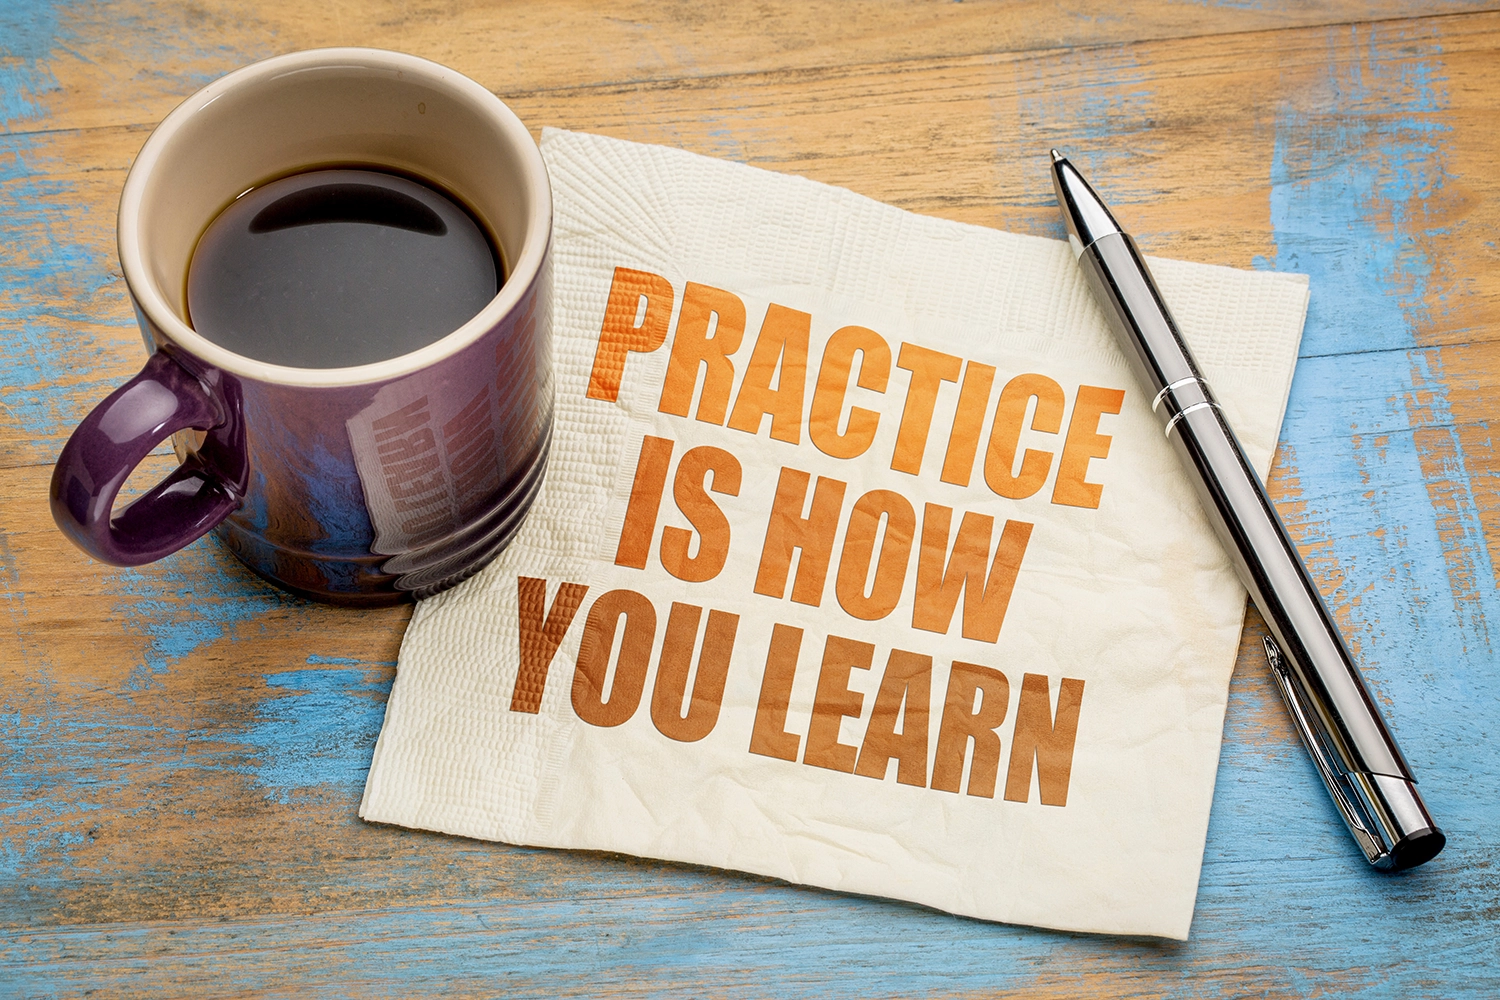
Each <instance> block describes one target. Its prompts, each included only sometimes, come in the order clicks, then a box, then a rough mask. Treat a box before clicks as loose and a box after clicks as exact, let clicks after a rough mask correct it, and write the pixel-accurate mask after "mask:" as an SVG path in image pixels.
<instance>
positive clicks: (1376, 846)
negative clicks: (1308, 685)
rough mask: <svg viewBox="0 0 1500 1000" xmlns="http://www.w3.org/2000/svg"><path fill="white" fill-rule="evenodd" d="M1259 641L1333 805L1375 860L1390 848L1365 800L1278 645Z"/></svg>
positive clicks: (1385, 853)
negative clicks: (1315, 717)
mask: <svg viewBox="0 0 1500 1000" xmlns="http://www.w3.org/2000/svg"><path fill="white" fill-rule="evenodd" d="M1261 642H1262V643H1263V644H1264V645H1265V649H1266V661H1267V662H1268V663H1270V665H1271V676H1272V677H1273V678H1275V679H1276V686H1277V687H1278V688H1280V689H1281V697H1282V700H1283V701H1285V702H1286V707H1287V709H1288V711H1290V712H1291V714H1292V723H1293V724H1294V725H1295V726H1296V727H1297V734H1298V735H1299V736H1301V737H1302V743H1303V745H1304V746H1306V747H1307V752H1308V754H1309V755H1310V756H1311V757H1312V759H1313V764H1314V765H1316V766H1317V769H1318V774H1319V775H1320V776H1321V777H1322V779H1323V784H1324V785H1327V786H1328V793H1329V794H1330V795H1331V796H1333V802H1334V805H1336V806H1338V810H1339V813H1340V815H1342V816H1343V817H1344V823H1345V825H1347V826H1348V827H1349V832H1350V833H1351V834H1353V835H1354V840H1355V842H1356V843H1358V844H1359V847H1360V850H1362V851H1364V852H1365V857H1366V858H1367V859H1368V860H1369V862H1370V863H1371V864H1378V863H1379V862H1381V861H1382V860H1384V859H1385V858H1386V857H1387V856H1388V855H1389V854H1390V851H1388V850H1387V849H1386V847H1385V846H1384V844H1382V843H1381V841H1380V839H1379V838H1377V837H1376V835H1375V834H1374V833H1373V832H1372V829H1374V828H1375V827H1376V824H1375V823H1374V822H1373V817H1371V816H1370V814H1369V813H1368V812H1367V811H1366V810H1365V808H1364V803H1363V802H1362V801H1361V798H1360V796H1359V793H1358V792H1357V791H1356V790H1355V787H1354V783H1353V780H1352V779H1351V777H1350V776H1349V774H1348V772H1347V771H1346V770H1345V768H1344V766H1343V764H1342V763H1341V762H1340V760H1339V756H1338V754H1337V753H1336V752H1334V751H1333V749H1332V748H1331V747H1329V745H1328V741H1327V737H1326V736H1325V735H1324V733H1323V729H1322V727H1321V726H1319V725H1318V724H1317V723H1316V722H1315V721H1314V720H1313V716H1312V714H1311V713H1310V712H1308V710H1307V707H1306V705H1304V704H1303V700H1302V696H1301V694H1300V693H1299V690H1298V683H1297V679H1296V677H1294V676H1293V675H1292V672H1291V670H1290V669H1289V668H1288V666H1287V662H1286V657H1285V656H1284V655H1283V654H1282V652H1281V647H1279V646H1277V645H1276V643H1275V641H1274V640H1272V639H1271V637H1270V636H1266V637H1265V638H1263V639H1262V640H1261Z"/></svg>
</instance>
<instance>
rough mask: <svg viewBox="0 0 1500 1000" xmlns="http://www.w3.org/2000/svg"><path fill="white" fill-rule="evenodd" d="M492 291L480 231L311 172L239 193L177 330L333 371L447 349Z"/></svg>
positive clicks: (451, 209)
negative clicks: (184, 323)
mask: <svg viewBox="0 0 1500 1000" xmlns="http://www.w3.org/2000/svg"><path fill="white" fill-rule="evenodd" d="M503 280H504V274H503V272H502V269H501V265H500V260H499V255H498V254H496V252H495V250H494V247H493V246H492V245H491V244H490V241H489V239H488V238H487V237H486V235H485V233H484V230H483V229H481V228H480V226H479V224H478V223H477V222H475V220H474V218H473V217H472V216H470V215H469V213H468V212H467V211H465V210H464V209H463V208H462V207H460V206H459V205H458V203H457V202H455V201H454V200H453V199H452V198H450V197H449V196H447V195H446V194H443V193H442V192H440V191H437V190H435V189H434V188H431V187H429V186H427V185H425V184H420V183H418V182H416V181H413V180H409V179H408V178H406V177H400V176H397V175H395V174H388V173H383V172H381V171H378V170H313V171H309V172H307V173H303V174H294V175H293V176H290V177H283V178H281V179H280V180H275V181H271V182H270V183H269V184H265V185H262V186H260V187H256V188H252V189H251V190H250V191H249V193H247V194H244V195H241V196H240V197H239V198H238V199H236V200H235V201H234V203H233V204H231V205H230V206H229V207H228V208H226V209H225V210H224V211H223V212H221V213H220V214H219V217H218V218H216V219H214V221H213V222H212V223H210V224H209V227H208V229H207V231H205V232H204V234H203V236H202V238H201V239H200V240H199V241H198V247H197V249H196V250H195V251H194V252H193V260H192V263H191V265H190V266H189V268H188V284H187V298H188V317H189V323H190V324H191V325H192V327H193V329H194V330H196V331H197V332H198V333H199V334H201V335H202V336H204V337H207V338H208V339H209V340H211V341H213V342H214V343H216V344H218V345H220V346H221V347H225V348H228V349H229V350H231V351H233V352H234V353H236V354H241V355H244V356H245V357H249V358H255V359H257V360H259V361H266V362H270V363H271V364H278V365H290V366H293V367H297V368H344V367H348V366H350V365H363V364H369V363H371V362H374V361H384V360H385V359H387V358H395V357H399V356H401V355H403V354H408V353H410V352H411V351H414V350H416V349H417V348H419V347H422V346H424V345H426V344H430V343H432V342H433V341H435V340H438V339H439V338H441V337H444V336H447V335H448V334H450V333H452V332H453V331H454V330H457V329H458V328H459V327H460V326H462V325H463V324H464V323H466V322H468V321H469V320H470V319H472V318H473V317H474V316H475V315H476V314H477V313H478V312H479V311H480V310H481V309H483V308H484V307H485V305H486V304H487V303H488V302H489V301H490V300H491V299H492V298H494V297H495V293H496V292H497V291H498V290H499V288H500V283H501V282H502V281H503Z"/></svg>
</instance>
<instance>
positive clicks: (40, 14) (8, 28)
mask: <svg viewBox="0 0 1500 1000" xmlns="http://www.w3.org/2000/svg"><path fill="white" fill-rule="evenodd" d="M58 7H59V4H57V3H52V2H48V0H0V129H9V128H11V127H13V126H14V125H15V124H18V123H21V122H24V121H26V120H28V119H33V118H37V117H39V116H40V115H42V114H43V113H44V112H43V108H42V105H41V103H40V97H41V95H43V94H47V93H51V92H56V91H57V90H59V89H60V88H59V87H58V83H57V78H56V77H54V76H53V75H52V71H51V69H50V68H49V67H48V66H47V64H46V63H45V62H44V60H45V59H46V58H47V56H48V55H50V54H51V52H52V50H53V48H54V47H56V45H57V44H58V42H59V38H60V31H59V23H58V22H59V17H58Z"/></svg>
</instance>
